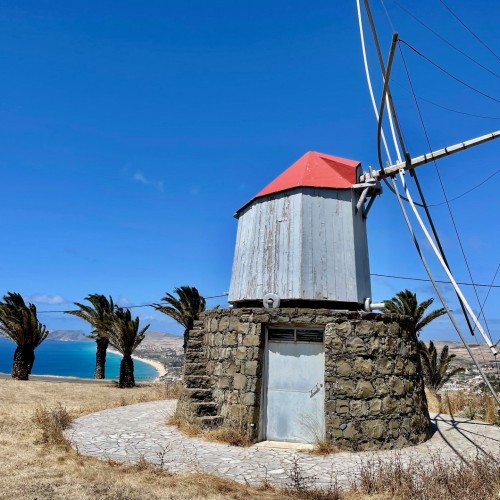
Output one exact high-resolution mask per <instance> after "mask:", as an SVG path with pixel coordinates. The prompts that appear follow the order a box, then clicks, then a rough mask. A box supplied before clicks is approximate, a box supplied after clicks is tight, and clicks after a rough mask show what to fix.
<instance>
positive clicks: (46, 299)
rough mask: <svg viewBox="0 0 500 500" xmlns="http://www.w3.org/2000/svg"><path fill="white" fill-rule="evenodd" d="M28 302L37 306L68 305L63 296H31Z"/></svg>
mask: <svg viewBox="0 0 500 500" xmlns="http://www.w3.org/2000/svg"><path fill="white" fill-rule="evenodd" d="M28 302H34V303H35V304H44V305H49V306H55V305H59V304H67V303H68V301H67V300H66V299H65V298H64V297H63V296H62V295H43V294H40V295H31V296H30V297H28Z"/></svg>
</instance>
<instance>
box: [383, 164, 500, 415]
mask: <svg viewBox="0 0 500 500" xmlns="http://www.w3.org/2000/svg"><path fill="white" fill-rule="evenodd" d="M400 176H401V177H402V178H403V180H404V172H400ZM391 180H392V183H393V185H394V189H395V190H396V196H397V197H398V202H399V207H400V208H401V211H402V213H403V217H404V219H405V221H406V225H407V226H408V231H410V236H411V238H412V240H413V244H414V245H415V248H416V249H417V252H418V255H419V257H420V260H421V261H422V264H423V265H424V267H425V270H426V271H427V274H428V276H429V278H430V280H431V282H432V285H433V287H434V290H435V292H436V294H437V296H438V297H439V300H440V301H441V304H442V305H443V307H444V309H445V310H446V314H447V315H448V317H449V318H450V321H451V323H452V324H453V326H454V327H455V330H456V332H457V333H458V336H459V337H460V339H461V340H462V343H463V344H464V346H465V348H466V349H467V352H468V353H469V356H470V357H471V359H472V361H473V362H474V364H475V365H476V368H477V369H478V370H479V373H480V375H481V377H482V378H483V380H484V383H485V384H486V386H487V387H488V389H489V390H490V392H491V394H492V396H493V398H494V399H495V401H496V402H497V405H498V406H500V398H499V397H498V396H497V393H496V392H495V390H494V389H493V387H492V386H491V383H490V381H489V380H488V377H487V376H486V374H485V373H484V371H483V370H482V369H481V365H480V364H479V363H478V362H477V360H476V358H475V357H474V354H473V353H472V351H471V348H470V347H469V345H468V344H467V342H466V340H465V338H464V336H463V335H462V331H461V330H460V327H459V326H458V324H457V322H456V320H455V317H454V316H453V314H452V312H451V311H450V309H449V307H448V304H447V303H446V301H445V299H444V297H443V295H442V293H441V291H440V290H439V287H438V286H437V283H436V281H435V279H434V276H433V275H432V272H431V270H430V267H429V265H428V264H427V261H426V259H425V257H424V254H423V253H422V250H421V249H420V245H419V244H418V241H417V237H416V236H415V233H414V232H413V228H412V225H411V222H410V219H409V218H408V214H407V213H406V210H405V207H404V205H403V201H402V200H401V196H400V194H399V191H398V190H397V186H396V181H395V180H394V178H392V179H391Z"/></svg>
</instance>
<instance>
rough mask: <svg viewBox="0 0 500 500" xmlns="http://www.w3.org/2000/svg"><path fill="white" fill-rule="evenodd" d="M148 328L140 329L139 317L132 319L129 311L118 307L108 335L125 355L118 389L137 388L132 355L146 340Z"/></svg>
mask: <svg viewBox="0 0 500 500" xmlns="http://www.w3.org/2000/svg"><path fill="white" fill-rule="evenodd" d="M148 328H149V325H146V326H145V327H144V328H141V329H139V318H138V317H137V318H135V319H132V315H131V314H130V311H129V310H128V309H123V308H122V307H116V309H115V312H114V318H113V324H112V327H111V329H110V330H109V332H108V334H107V335H108V338H109V341H110V342H111V345H112V346H113V347H114V348H115V349H116V350H117V351H119V352H121V353H122V354H123V358H122V361H121V363H120V378H119V380H118V387H120V388H127V387H134V386H135V378H134V360H133V359H132V353H133V352H134V350H135V348H136V347H137V346H138V345H139V344H140V343H141V342H142V340H143V339H144V334H145V333H146V330H147V329H148Z"/></svg>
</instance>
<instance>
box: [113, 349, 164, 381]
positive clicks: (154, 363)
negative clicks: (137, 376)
mask: <svg viewBox="0 0 500 500" xmlns="http://www.w3.org/2000/svg"><path fill="white" fill-rule="evenodd" d="M108 353H111V354H115V355H117V356H121V355H122V354H121V353H119V352H118V351H116V350H115V349H110V348H109V347H108ZM132 359H136V360H137V361H142V362H143V363H146V364H147V365H150V366H152V367H153V368H154V369H155V370H156V371H157V372H158V376H157V377H156V378H155V380H158V379H159V378H160V377H162V376H163V375H165V374H166V373H167V370H165V367H164V366H163V365H162V364H161V363H160V362H159V361H155V360H153V359H149V358H143V357H141V356H136V355H135V354H132Z"/></svg>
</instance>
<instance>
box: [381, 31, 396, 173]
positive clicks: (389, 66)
mask: <svg viewBox="0 0 500 500" xmlns="http://www.w3.org/2000/svg"><path fill="white" fill-rule="evenodd" d="M397 44H398V34H397V33H394V34H393V35H392V44H391V50H390V52H389V59H388V61H387V71H386V72H385V74H384V88H383V90H382V100H381V102H380V109H379V112H378V125H377V154H378V164H379V166H380V171H381V172H382V173H383V172H384V167H383V166H382V165H383V161H382V151H381V147H380V136H381V133H382V119H383V118H384V109H385V101H386V98H387V90H388V88H389V80H390V79H391V70H392V62H393V61H394V54H395V53H396V46H397Z"/></svg>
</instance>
